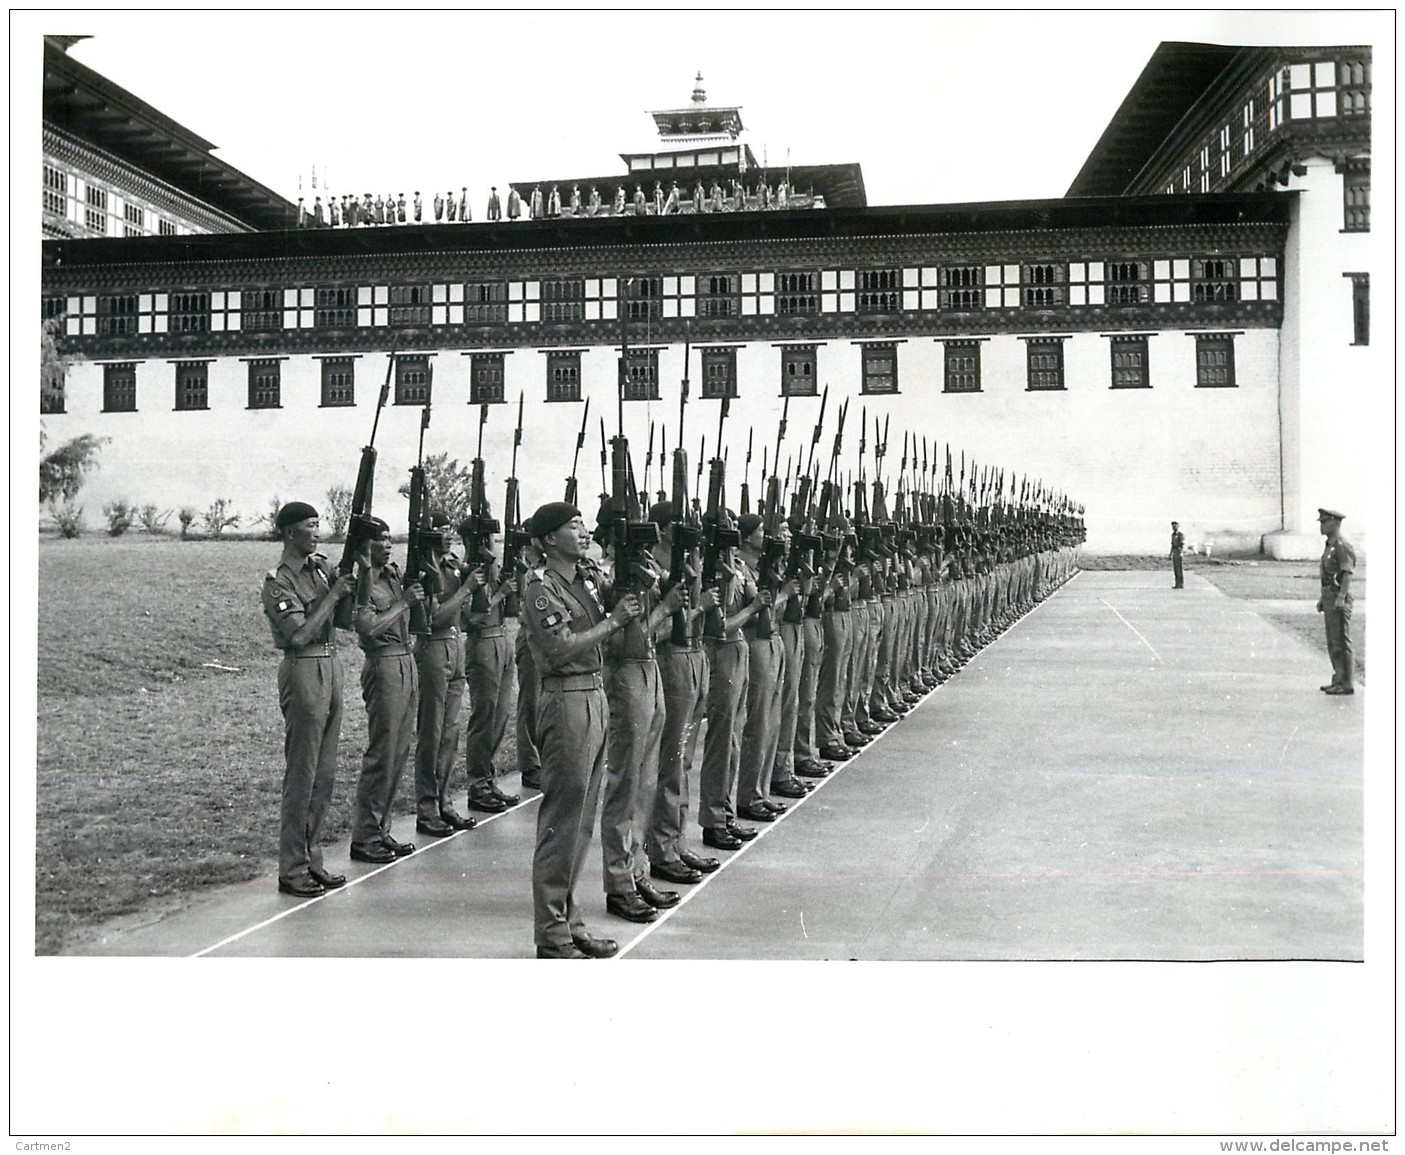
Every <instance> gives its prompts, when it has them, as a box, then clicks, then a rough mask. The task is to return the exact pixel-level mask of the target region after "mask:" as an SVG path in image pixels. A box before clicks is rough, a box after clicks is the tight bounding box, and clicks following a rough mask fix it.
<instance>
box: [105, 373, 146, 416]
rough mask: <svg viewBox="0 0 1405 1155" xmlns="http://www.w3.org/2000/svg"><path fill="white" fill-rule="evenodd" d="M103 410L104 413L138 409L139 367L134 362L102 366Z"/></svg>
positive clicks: (132, 411)
mask: <svg viewBox="0 0 1405 1155" xmlns="http://www.w3.org/2000/svg"><path fill="white" fill-rule="evenodd" d="M102 410H103V412H104V413H135V412H136V411H137V367H136V365H134V364H133V363H132V362H130V361H128V362H126V363H124V364H121V365H104V366H103V367H102Z"/></svg>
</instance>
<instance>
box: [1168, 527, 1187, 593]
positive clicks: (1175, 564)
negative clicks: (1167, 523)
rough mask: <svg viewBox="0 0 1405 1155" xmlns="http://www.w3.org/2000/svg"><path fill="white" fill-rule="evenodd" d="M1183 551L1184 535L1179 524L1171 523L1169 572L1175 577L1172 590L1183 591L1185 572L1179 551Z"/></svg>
mask: <svg viewBox="0 0 1405 1155" xmlns="http://www.w3.org/2000/svg"><path fill="white" fill-rule="evenodd" d="M1183 549H1185V534H1183V533H1182V532H1181V523H1180V522H1178V521H1173V522H1171V571H1172V572H1173V573H1174V574H1175V575H1176V584H1175V585H1173V586H1172V587H1171V588H1172V589H1173V590H1183V589H1185V570H1184V569H1182V568H1181V550H1183Z"/></svg>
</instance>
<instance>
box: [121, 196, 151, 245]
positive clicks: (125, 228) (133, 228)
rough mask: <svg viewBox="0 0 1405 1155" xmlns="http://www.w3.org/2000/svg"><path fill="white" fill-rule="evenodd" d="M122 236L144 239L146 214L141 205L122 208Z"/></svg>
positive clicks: (127, 205)
mask: <svg viewBox="0 0 1405 1155" xmlns="http://www.w3.org/2000/svg"><path fill="white" fill-rule="evenodd" d="M122 235H123V236H124V237H144V236H145V235H146V212H145V210H143V208H142V207H141V205H131V204H126V205H123V206H122Z"/></svg>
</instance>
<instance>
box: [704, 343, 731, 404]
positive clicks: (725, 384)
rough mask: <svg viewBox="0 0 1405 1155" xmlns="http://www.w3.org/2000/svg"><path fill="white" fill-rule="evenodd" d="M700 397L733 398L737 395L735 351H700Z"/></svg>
mask: <svg viewBox="0 0 1405 1155" xmlns="http://www.w3.org/2000/svg"><path fill="white" fill-rule="evenodd" d="M702 395H703V396H704V397H735V396H736V395H737V351H736V350H735V349H730V348H728V349H704V350H703V351H702Z"/></svg>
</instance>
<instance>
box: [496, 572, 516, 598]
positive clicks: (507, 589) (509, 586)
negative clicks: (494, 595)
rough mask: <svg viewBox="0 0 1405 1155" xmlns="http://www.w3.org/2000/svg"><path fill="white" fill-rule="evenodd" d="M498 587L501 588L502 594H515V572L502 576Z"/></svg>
mask: <svg viewBox="0 0 1405 1155" xmlns="http://www.w3.org/2000/svg"><path fill="white" fill-rule="evenodd" d="M498 589H500V590H502V592H503V593H504V594H515V593H516V592H517V576H516V575H515V574H510V575H509V576H507V577H505V578H503V579H502V583H501V584H500V585H499V586H498Z"/></svg>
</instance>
